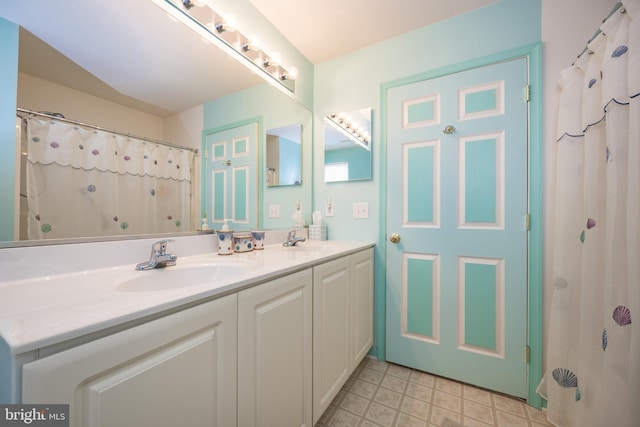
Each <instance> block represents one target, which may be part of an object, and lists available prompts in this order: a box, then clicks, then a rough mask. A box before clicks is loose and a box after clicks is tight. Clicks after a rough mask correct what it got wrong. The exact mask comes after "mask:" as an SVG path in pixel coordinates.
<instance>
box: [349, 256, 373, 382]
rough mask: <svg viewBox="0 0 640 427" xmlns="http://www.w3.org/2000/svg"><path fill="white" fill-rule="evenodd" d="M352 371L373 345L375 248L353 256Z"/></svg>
mask: <svg viewBox="0 0 640 427" xmlns="http://www.w3.org/2000/svg"><path fill="white" fill-rule="evenodd" d="M351 334H352V336H351V371H353V370H354V369H355V368H356V367H357V366H358V364H359V363H360V361H362V359H363V358H364V357H365V356H366V355H367V353H368V352H369V350H370V349H371V346H372V345H373V248H371V249H367V250H365V251H362V252H358V253H356V254H354V255H352V256H351Z"/></svg>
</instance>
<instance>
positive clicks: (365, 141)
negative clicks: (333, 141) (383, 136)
mask: <svg viewBox="0 0 640 427" xmlns="http://www.w3.org/2000/svg"><path fill="white" fill-rule="evenodd" d="M326 120H327V123H329V124H330V125H331V126H333V127H334V128H336V129H337V130H339V131H340V132H342V133H343V134H344V135H346V136H348V137H349V139H351V140H352V141H353V142H355V143H356V144H358V145H360V146H362V147H363V148H364V149H366V150H369V151H370V150H371V147H370V146H369V141H370V140H371V135H369V132H367V131H365V130H364V129H362V128H361V127H360V126H358V125H356V124H355V123H353V122H352V121H351V120H350V119H349V117H345V116H344V115H342V114H332V115H331V116H327V117H326Z"/></svg>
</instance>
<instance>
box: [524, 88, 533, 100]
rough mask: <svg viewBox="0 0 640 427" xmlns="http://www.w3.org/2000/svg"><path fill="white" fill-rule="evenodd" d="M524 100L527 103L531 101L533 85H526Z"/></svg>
mask: <svg viewBox="0 0 640 427" xmlns="http://www.w3.org/2000/svg"><path fill="white" fill-rule="evenodd" d="M524 100H525V102H529V101H531V85H526V86H525V87H524Z"/></svg>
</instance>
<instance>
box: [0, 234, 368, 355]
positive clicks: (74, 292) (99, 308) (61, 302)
mask: <svg viewBox="0 0 640 427" xmlns="http://www.w3.org/2000/svg"><path fill="white" fill-rule="evenodd" d="M177 246H178V248H179V247H180V246H181V245H180V244H178V245H177ZM182 246H183V247H184V246H185V243H182ZM373 246H374V244H373V243H372V242H345V241H326V242H301V243H299V244H298V245H297V246H293V247H283V246H282V244H275V243H274V244H269V245H266V246H265V248H264V249H263V250H254V251H250V252H244V253H234V254H232V255H218V254H217V253H216V252H214V251H211V252H206V253H198V254H189V255H187V256H181V254H180V251H179V250H175V251H174V250H173V248H172V247H171V245H170V246H169V248H168V251H167V252H168V253H173V254H175V255H177V256H178V260H177V264H176V265H175V266H171V267H166V268H162V269H154V270H146V271H136V270H135V265H136V264H137V262H140V261H143V259H131V261H132V262H131V263H127V264H117V260H116V261H115V262H116V265H113V263H114V261H111V263H105V264H107V265H108V264H112V265H108V266H106V267H100V266H99V265H100V262H97V261H95V260H93V261H91V262H86V263H83V262H82V260H79V261H78V264H80V266H79V268H77V269H75V271H74V269H73V268H70V267H66V268H58V269H49V270H46V269H45V270H44V271H43V273H44V274H37V272H35V273H31V274H25V276H27V277H19V276H20V275H19V274H15V273H14V274H11V272H9V273H7V274H2V273H0V339H1V340H4V341H5V342H6V344H7V345H8V346H9V348H10V351H11V353H13V354H20V353H24V352H27V351H32V350H35V349H38V348H43V347H46V346H50V345H55V344H59V343H61V342H64V341H67V340H71V339H74V338H78V337H82V336H85V335H88V334H92V333H95V332H99V331H103V330H107V329H109V328H113V327H117V326H120V325H124V324H127V323H129V322H132V321H136V320H140V319H143V318H145V317H148V316H154V315H159V314H161V313H163V312H167V311H170V310H175V309H179V308H181V307H188V306H189V305H191V304H195V303H199V302H200V301H206V300H209V299H213V298H216V297H221V296H224V295H227V294H230V293H233V292H237V291H239V290H241V289H244V288H247V287H251V286H254V285H257V284H260V283H263V282H265V281H268V280H271V279H274V278H277V277H280V276H283V275H286V274H290V273H293V272H296V271H299V270H303V269H306V268H309V267H311V266H313V265H317V264H320V263H323V262H326V261H330V260H332V259H336V258H340V257H343V256H346V255H349V254H351V253H355V252H358V251H361V250H363V249H367V248H369V247H373ZM58 250H62V248H61V247H58ZM75 250H77V249H75ZM3 251H5V249H3V250H0V258H1V257H2V256H3ZM138 252H139V250H138ZM185 252H193V251H185ZM16 254H18V256H17V255H16ZM19 254H20V252H19V251H18V252H16V251H15V250H14V251H13V252H11V253H8V255H9V257H11V256H13V257H14V258H16V257H19V258H20V260H22V261H21V262H24V259H23V258H24V257H25V256H28V257H30V256H33V254H32V253H29V252H24V253H23V254H22V255H24V256H19ZM87 258H91V256H90V255H87ZM131 258H134V257H133V256H131ZM122 259H123V257H122V255H120V257H119V260H122ZM134 261H135V262H134ZM8 262H10V260H9V259H8V258H6V259H5V266H6V264H7V263H8ZM30 262H32V263H33V264H34V265H37V262H38V260H33V259H32V260H30ZM70 262H73V260H70ZM0 264H2V262H0ZM0 268H3V265H0ZM34 268H35V267H34ZM35 269H36V270H37V268H35ZM5 271H6V270H5ZM3 276H4V277H3ZM0 344H2V343H0Z"/></svg>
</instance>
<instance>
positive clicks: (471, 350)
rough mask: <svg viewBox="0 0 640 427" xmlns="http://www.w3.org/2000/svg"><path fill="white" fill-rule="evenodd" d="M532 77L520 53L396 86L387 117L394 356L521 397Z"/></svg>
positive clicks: (390, 324) (389, 307)
mask: <svg viewBox="0 0 640 427" xmlns="http://www.w3.org/2000/svg"><path fill="white" fill-rule="evenodd" d="M527 84H528V76H527V60H526V59H525V58H521V59H516V60H511V61H506V62H500V63H496V64H492V65H488V66H484V67H479V68H474V69H471V70H467V71H463V72H458V73H454V74H449V75H446V76H442V77H438V78H433V79H429V80H423V81H419V82H415V83H411V84H406V85H403V86H396V87H392V88H390V89H389V91H388V98H387V101H388V104H387V112H388V113H387V117H386V120H387V132H388V134H387V150H388V152H387V156H388V173H387V192H388V198H387V221H388V222H387V233H388V237H392V241H391V242H390V243H388V244H387V263H388V264H387V340H386V342H387V348H386V354H387V360H389V361H391V362H395V363H398V364H401V365H405V366H410V367H413V368H416V369H420V370H423V371H426V372H430V373H434V374H437V375H441V376H444V377H448V378H453V379H456V380H459V381H463V382H466V383H470V384H475V385H478V386H481V387H485V388H488V389H492V390H497V391H500V392H503V393H506V394H509V395H513V396H518V397H526V396H527V376H526V372H527V365H526V356H525V353H526V352H525V347H526V343H527V277H528V276H527V245H528V242H527V238H528V235H527V231H526V226H525V222H526V221H525V219H526V215H527V200H528V183H527V164H528V160H527V152H528V147H527V146H528V140H527V138H528V129H527V124H528V106H527V100H526V97H525V93H526V91H525V89H526V87H527ZM393 234H396V235H395V236H394V235H393ZM398 237H399V239H400V240H399V241H398V242H397V243H395V244H394V243H393V241H397V238H398Z"/></svg>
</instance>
